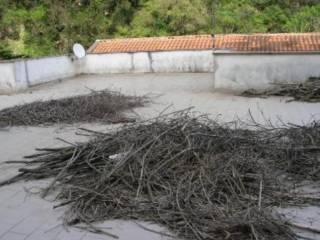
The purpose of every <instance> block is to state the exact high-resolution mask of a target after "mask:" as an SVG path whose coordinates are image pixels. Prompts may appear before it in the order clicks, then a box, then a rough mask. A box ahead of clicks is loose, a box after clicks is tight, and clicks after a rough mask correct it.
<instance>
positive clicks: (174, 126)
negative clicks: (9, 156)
mask: <svg viewBox="0 0 320 240" xmlns="http://www.w3.org/2000/svg"><path fill="white" fill-rule="evenodd" d="M232 126H233V127H232ZM232 126H231V125H221V124H218V123H217V122H215V121H213V120H210V119H208V117H206V116H200V117H195V116H193V115H190V114H189V113H186V112H176V113H174V114H172V115H167V116H162V117H159V118H155V119H152V120H148V121H146V122H143V123H132V124H127V125H126V126H122V127H120V128H119V129H118V130H117V131H115V132H113V133H100V132H94V133H93V134H94V135H95V138H93V139H92V140H90V141H89V142H87V143H82V144H77V145H71V146H67V147H62V148H56V149H39V153H37V154H35V155H32V156H28V157H27V158H28V160H25V161H19V162H8V163H11V164H12V163H23V164H25V167H23V168H21V169H19V172H20V173H19V174H18V175H17V176H15V177H13V178H11V179H9V180H7V181H5V182H2V183H0V186H4V185H8V184H12V183H14V182H17V181H30V180H38V179H47V178H53V181H52V182H51V184H50V185H49V186H48V188H46V189H45V190H44V192H43V196H44V197H45V196H47V195H48V194H50V193H51V194H52V193H56V194H58V195H57V199H58V200H59V205H57V206H56V207H61V206H68V208H67V210H66V213H65V223H66V224H68V225H75V226H78V225H79V224H80V223H81V224H83V223H84V224H86V226H90V227H92V224H93V223H95V222H99V221H104V220H111V219H123V220H142V221H146V222H152V223H157V224H160V225H163V226H166V227H167V228H168V229H169V230H171V231H172V234H175V236H177V237H181V238H182V239H199V240H200V239H212V240H224V239H230V240H248V239H253V240H258V239H264V240H275V239H277V240H287V239H288V240H289V239H297V235H296V234H295V233H294V232H293V231H292V230H291V228H290V227H289V226H288V225H289V224H290V223H289V222H287V221H286V220H285V219H283V218H282V217H280V216H278V215H277V214H276V213H275V211H273V209H274V208H275V207H279V206H286V204H290V205H295V204H297V205H301V204H313V201H316V200H313V199H312V198H306V197H303V196H300V195H299V194H298V193H297V192H296V191H292V190H294V187H293V186H294V185H295V183H297V182H299V181H301V180H306V179H309V180H320V161H319V155H320V123H319V122H314V123H312V124H310V125H309V126H291V125H290V126H284V127H281V128H279V127H278V128H276V127H273V126H269V127H262V126H255V129H254V130H248V128H247V129H243V128H236V127H234V125H232ZM88 131H89V130H88ZM92 228H93V227H92ZM97 231H98V230H97ZM99 232H100V233H104V234H107V235H109V236H111V237H114V238H116V236H114V235H112V234H110V233H107V232H103V231H101V230H99Z"/></svg>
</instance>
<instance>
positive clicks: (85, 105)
mask: <svg viewBox="0 0 320 240" xmlns="http://www.w3.org/2000/svg"><path fill="white" fill-rule="evenodd" d="M146 102H147V99H146V97H136V96H125V95H122V94H121V93H118V92H113V91H108V90H103V91H92V93H91V94H88V95H83V96H76V97H69V98H63V99H58V100H50V101H37V102H33V103H29V104H24V105H20V106H15V107H11V108H7V109H4V110H2V111H0V126H2V127H5V126H11V125H15V126H21V125H29V126H35V125H41V124H56V123H74V122H92V121H103V122H108V123H118V122H128V121H132V119H129V118H126V117H125V116H124V115H123V114H122V112H123V111H125V110H129V109H132V108H135V107H141V106H143V105H144V104H145V103H146Z"/></svg>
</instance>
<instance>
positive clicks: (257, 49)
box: [215, 33, 320, 53]
mask: <svg viewBox="0 0 320 240" xmlns="http://www.w3.org/2000/svg"><path fill="white" fill-rule="evenodd" d="M215 50H216V51H223V52H225V51H227V52H228V51H229V52H231V53H234V52H247V53H290V52H292V53H297V52H320V33H279V34H249V35H244V34H226V35H216V36H215Z"/></svg>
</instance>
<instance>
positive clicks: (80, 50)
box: [72, 43, 86, 58]
mask: <svg viewBox="0 0 320 240" xmlns="http://www.w3.org/2000/svg"><path fill="white" fill-rule="evenodd" d="M72 50H73V53H74V55H75V56H76V57H77V58H84V57H85V56H86V50H85V49H84V47H83V46H82V45H81V44H80V43H75V44H74V45H73V48H72Z"/></svg>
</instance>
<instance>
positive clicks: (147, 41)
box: [88, 33, 320, 54]
mask: <svg viewBox="0 0 320 240" xmlns="http://www.w3.org/2000/svg"><path fill="white" fill-rule="evenodd" d="M213 48H214V49H215V50H216V51H223V52H231V53H287V52H320V33H279V34H226V35H216V36H215V37H214V38H213V37H212V36H211V35H190V36H175V37H151V38H125V39H106V40H97V41H96V42H95V43H94V44H93V45H92V46H91V47H90V49H89V50H88V53H97V54H99V53H119V52H153V51H174V50H206V49H213Z"/></svg>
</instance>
